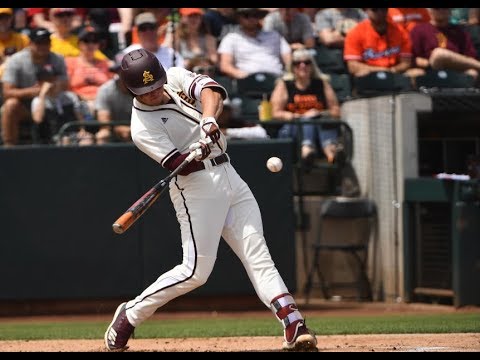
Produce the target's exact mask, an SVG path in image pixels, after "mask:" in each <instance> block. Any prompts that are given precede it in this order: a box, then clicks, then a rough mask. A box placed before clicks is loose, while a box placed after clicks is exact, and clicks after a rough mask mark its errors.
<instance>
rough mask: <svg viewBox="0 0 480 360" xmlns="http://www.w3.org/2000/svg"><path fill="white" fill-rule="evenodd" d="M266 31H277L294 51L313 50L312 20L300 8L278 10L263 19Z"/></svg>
mask: <svg viewBox="0 0 480 360" xmlns="http://www.w3.org/2000/svg"><path fill="white" fill-rule="evenodd" d="M263 30H264V31H277V32H278V33H279V34H280V35H282V36H283V37H284V38H285V40H287V42H288V43H289V44H290V46H291V48H292V50H295V49H300V48H304V47H306V48H313V47H314V46H315V34H314V33H313V27H312V23H311V22H310V18H309V17H308V16H307V15H305V14H304V13H301V12H300V11H299V9H298V8H278V9H277V10H275V11H272V12H270V13H269V14H268V15H267V16H265V19H263Z"/></svg>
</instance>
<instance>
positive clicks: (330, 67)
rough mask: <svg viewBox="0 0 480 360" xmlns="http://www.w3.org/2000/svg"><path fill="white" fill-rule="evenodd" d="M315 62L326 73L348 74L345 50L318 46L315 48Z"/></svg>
mask: <svg viewBox="0 0 480 360" xmlns="http://www.w3.org/2000/svg"><path fill="white" fill-rule="evenodd" d="M315 61H316V62H317V65H318V67H319V68H320V70H322V71H323V72H325V73H337V74H346V73H348V71H347V67H346V65H345V62H344V61H343V49H335V48H328V47H326V46H323V45H317V46H316V47H315Z"/></svg>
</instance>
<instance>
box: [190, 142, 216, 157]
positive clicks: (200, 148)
mask: <svg viewBox="0 0 480 360" xmlns="http://www.w3.org/2000/svg"><path fill="white" fill-rule="evenodd" d="M188 150H190V152H192V151H196V152H197V154H198V155H197V156H195V160H197V161H202V160H205V159H206V158H207V157H208V155H210V153H211V152H212V150H211V149H210V146H209V145H208V144H207V142H206V141H205V140H203V139H200V140H198V141H197V142H194V143H193V144H191V145H190V146H189V147H188Z"/></svg>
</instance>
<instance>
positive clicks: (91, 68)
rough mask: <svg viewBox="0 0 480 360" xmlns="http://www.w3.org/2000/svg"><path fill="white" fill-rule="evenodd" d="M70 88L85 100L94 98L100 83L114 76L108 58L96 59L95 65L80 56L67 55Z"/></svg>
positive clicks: (66, 62)
mask: <svg viewBox="0 0 480 360" xmlns="http://www.w3.org/2000/svg"><path fill="white" fill-rule="evenodd" d="M65 64H66V66H67V74H68V79H69V85H70V90H71V91H73V92H74V93H75V94H77V95H79V96H80V97H81V98H82V99H83V100H93V99H95V97H96V96H97V92H98V88H99V87H100V85H102V84H104V83H105V82H107V81H108V80H109V79H111V78H112V77H113V73H112V72H110V71H109V70H108V68H109V65H108V60H96V61H95V65H92V64H90V63H87V62H85V61H83V60H82V59H81V58H80V57H77V56H75V57H66V58H65Z"/></svg>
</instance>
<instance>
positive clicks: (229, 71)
mask: <svg viewBox="0 0 480 360" xmlns="http://www.w3.org/2000/svg"><path fill="white" fill-rule="evenodd" d="M267 13H268V12H267V11H266V10H261V9H257V8H238V9H237V14H238V22H239V24H240V28H239V30H238V32H231V33H228V34H227V35H225V37H224V38H223V39H222V41H221V42H220V45H219V46H218V49H217V51H218V53H219V55H220V71H221V72H222V73H224V74H225V75H228V76H230V77H231V78H234V79H242V78H245V77H247V76H248V75H250V74H254V73H257V72H267V73H273V74H275V75H282V74H283V72H284V68H285V67H286V66H287V64H289V63H290V59H291V50H290V45H289V44H288V42H287V41H286V40H285V38H284V37H282V36H281V35H280V34H278V33H277V32H276V31H263V30H262V25H261V23H260V21H261V19H263V17H264V16H265V15H266V14H267Z"/></svg>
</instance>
